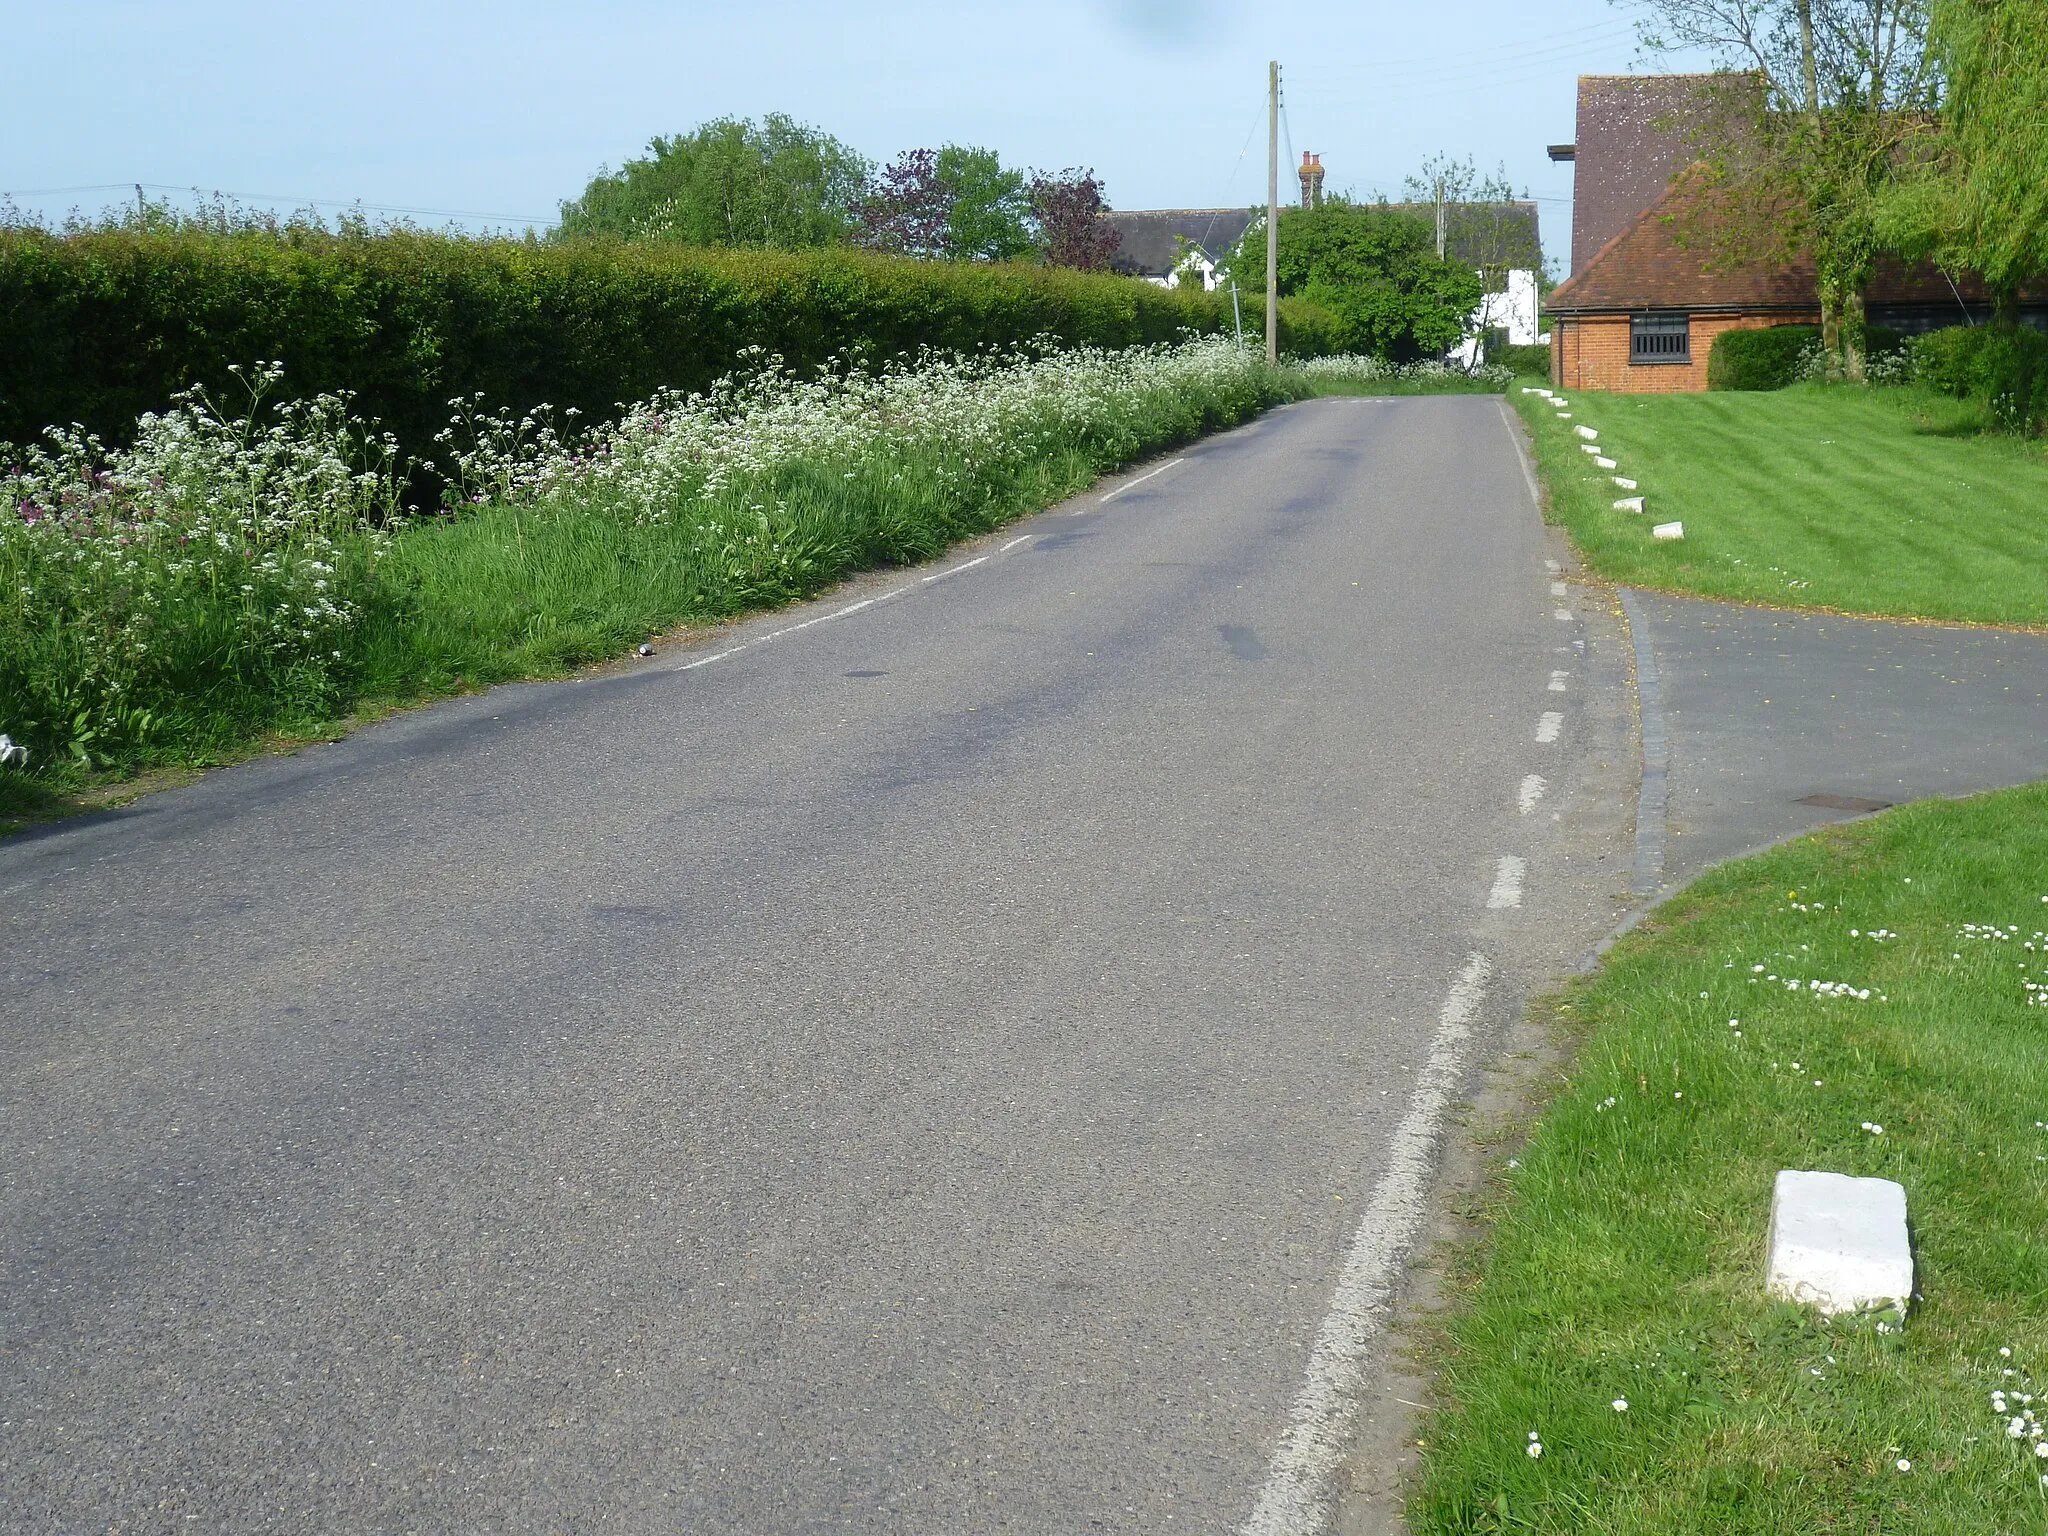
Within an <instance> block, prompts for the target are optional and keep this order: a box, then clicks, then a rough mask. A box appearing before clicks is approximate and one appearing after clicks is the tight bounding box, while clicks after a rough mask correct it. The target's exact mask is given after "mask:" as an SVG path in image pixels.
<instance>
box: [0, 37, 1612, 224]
mask: <svg viewBox="0 0 2048 1536" xmlns="http://www.w3.org/2000/svg"><path fill="white" fill-rule="evenodd" d="M10 12H11V14H10V15H9V16H8V18H7V22H6V28H7V33H8V50H7V51H8V54H9V69H8V75H9V95H10V97H11V100H10V101H9V104H8V105H9V112H8V117H9V125H10V126H9V130H8V132H7V133H6V134H5V135H4V136H0V191H8V192H11V193H12V194H13V195H14V198H15V201H16V202H17V203H18V204H19V205H20V206H21V207H23V208H25V209H34V210H39V211H43V212H45V213H49V214H52V215H61V214H62V213H63V212H64V211H65V210H67V209H69V208H71V207H73V206H82V207H84V208H86V209H88V210H93V209H97V208H98V207H99V206H101V205H102V204H104V203H107V202H110V201H114V200H116V199H118V198H119V197H120V196H121V193H120V192H119V191H118V190H117V189H118V188H120V187H125V186H126V185H127V184H128V183H131V182H138V181H139V182H143V183H146V184H149V185H150V186H151V188H152V190H153V191H154V190H155V189H159V188H161V189H183V188H191V187H198V188H200V189H202V190H206V191H214V190H219V191H224V192H228V193H231V194H235V195H237V196H239V197H240V198H241V199H242V200H243V201H244V202H247V203H250V204H252V205H278V206H289V205H294V204H299V203H304V202H309V201H315V200H319V201H321V202H324V203H325V205H326V207H327V209H328V211H332V210H333V208H334V207H336V206H339V205H342V204H345V203H347V202H350V201H355V200H359V201H361V202H362V203H364V204H365V205H366V206H368V207H369V208H370V209H371V210H372V211H373V212H375V211H380V210H389V211H401V210H404V211H413V212H415V213H416V215H417V216H419V217H420V218H421V219H422V221H423V222H429V223H437V222H441V221H443V220H444V218H445V217H446V216H448V215H459V216H461V218H462V220H463V222H466V223H468V224H470V225H472V226H477V225H480V224H498V225H513V226H519V225H524V224H525V223H527V222H529V221H542V222H545V221H547V220H549V219H551V218H552V216H553V211H554V208H555V205H556V203H557V201H558V200H559V199H561V198H563V197H568V196H573V195H574V194H575V193H576V192H577V191H578V190H580V188H581V187H582V185H583V183H584V181H585V180H586V179H587V178H588V176H589V175H590V173H591V172H592V171H593V170H594V169H595V168H596V167H597V166H599V165H600V164H604V163H610V164H613V165H616V164H617V163H618V162H619V161H621V160H623V159H625V158H627V157H629V156H630V155H632V154H633V153H635V152H636V151H637V150H638V149H639V148H640V147H641V146H642V145H644V144H645V142H646V141H647V139H648V137H649V136H650V135H652V134H656V133H672V132H675V131H677V130H680V129H683V128H687V127H689V126H691V125H693V124H695V123H697V122H699V121H701V120H703V119H705V118H709V117H715V116H720V115H724V114H728V113H730V114H736V115H741V116H748V115H759V114H761V113H763V112H768V111H777V110H779V111H785V112H788V113H790V114H792V115H793V116H796V117H799V118H803V119H805V120H807V121H810V122H814V123H816V124H818V125H820V126H821V127H824V128H826V129H828V130H830V131H831V132H833V133H835V134H837V135H838V136H839V137H841V138H842V139H845V140H846V141H847V142H849V143H851V144H852V145H854V146H855V147H856V148H857V149H859V150H861V151H862V152H863V153H865V154H867V155H869V156H871V157H873V158H876V159H884V158H886V157H888V156H890V155H892V154H894V153H895V152H896V151H898V150H901V149H906V148H913V147H917V146H919V145H937V144H940V143H944V142H948V141H951V142H956V143H966V144H981V145H986V146H988V147H990V148H993V149H996V150H998V151H999V152H1000V153H1001V154H1002V156H1003V158H1004V160H1005V161H1007V162H1010V163H1013V164H1020V165H1028V166H1040V167H1047V168H1059V167H1064V166H1069V165H1092V166H1093V167H1094V168H1095V169H1096V171H1097V172H1098V174H1100V175H1101V176H1102V177H1103V179H1104V181H1105V182H1106V184H1107V187H1108V191H1109V196H1110V200H1111V202H1112V203H1113V204H1114V205H1115V206H1117V207H1120V208H1159V207H1187V206H1219V205H1228V206H1242V205H1246V204H1250V203H1252V202H1256V201H1258V200H1260V199H1262V198H1263V196H1264V158H1263V156H1264V140H1263V125H1264V116H1263V111H1264V108H1263V93H1264V89H1265V64H1266V60H1267V59H1269V58H1278V59H1279V60H1280V61H1281V65H1282V68H1283V71H1284V74H1285V79H1286V102H1287V128H1288V133H1287V137H1286V138H1285V139H1283V141H1282V154H1283V156H1284V155H1286V154H1287V146H1288V144H1289V142H1290V141H1291V145H1292V149H1293V152H1294V155H1293V158H1295V159H1299V156H1300V152H1301V151H1303V150H1316V151H1319V152H1320V153H1321V154H1322V157H1323V163H1324V165H1325V166H1326V167H1327V168H1328V171H1329V185H1330V186H1331V187H1333V188H1336V187H1349V188H1352V189H1355V190H1356V191H1358V192H1360V193H1362V194H1370V193H1372V192H1374V191H1377V190H1381V189H1384V190H1385V191H1386V192H1388V193H1389V194H1390V195H1398V193H1399V191H1400V183H1401V179H1402V177H1403V175H1405V174H1407V173H1408V172H1411V171H1413V170H1414V169H1416V168H1417V167H1418V166H1419V165H1420V163H1421V162H1422V160H1423V159H1424V158H1425V157H1426V156H1428V155H1430V154H1431V153H1434V152H1436V151H1439V150H1447V151H1449V152H1451V153H1453V154H1457V155H1461V156H1463V155H1471V156H1473V157H1474V158H1476V159H1477V160H1478V161H1479V162H1480V164H1481V167H1482V168H1491V167H1493V166H1494V165H1495V164H1496V163H1498V162H1503V161H1504V162H1505V163H1506V165H1507V169H1508V173H1509V175H1510V177H1511V178H1512V179H1513V181H1514V182H1515V184H1516V186H1517V187H1518V188H1520V187H1523V186H1526V187H1527V188H1528V189H1529V190H1530V191H1531V192H1532V193H1534V194H1535V195H1536V196H1537V197H1538V198H1541V199H1546V201H1544V202H1543V203H1542V217H1543V233H1544V244H1545V246H1546V247H1547V248H1548V249H1549V250H1550V251H1551V252H1553V253H1556V254H1562V253H1563V252H1564V251H1565V250H1566V249H1567V248H1568V246H1569V240H1570V197H1571V168H1570V167H1569V166H1559V165H1552V164H1551V163H1550V162H1549V161H1548V159H1546V158H1545V156H1544V153H1543V146H1544V145H1545V144H1546V143H1549V142H1555V141H1558V140H1564V139H1569V138H1570V137H1571V134H1572V103H1573V82H1574V79H1575V77H1576V76H1577V75H1579V74H1581V73H1609V72H1621V71H1625V70H1627V69H1628V68H1630V66H1631V64H1632V62H1634V61H1635V60H1636V57H1637V55H1636V49H1635V46H1634V42H1633V35H1632V32H1631V28H1630V26H1629V16H1628V13H1627V12H1626V11H1624V10H1621V9H1617V8H1616V7H1614V6H1612V5H1610V4H1608V3H1606V0H1556V3H1554V4H1552V5H1549V6H1530V5H1527V4H1505V3H1492V0H1473V3H1446V4H1438V5H1417V4H1399V5H1389V4H1376V5H1375V4H1356V3H1354V4H1337V3H1316V0H1268V3H1265V4H1261V5H1252V6H1246V5H1243V4H1232V5H1211V4H1208V3H1206V0H1043V3H1040V4H1036V5H1018V4H1007V3H1004V4H983V5H971V6H963V5H958V4H953V5H939V4H927V3H923V0H908V3H902V4H896V5H888V6H884V5H831V4H818V3H812V4H799V3H794V0H721V3H716V4H699V3H694V0H690V3H682V4H668V5H657V4H644V3H629V0H583V3H581V4H576V5H566V4H562V3H560V0H556V3H552V4H536V3H532V0H496V3H492V4H483V3H478V0H450V3H435V0H414V3H410V4H398V3H395V0H352V3H349V4H345V5H344V4H338V3H334V0H324V3H319V4H298V5H291V4H284V5H280V4H277V3H275V0H270V3H265V4H254V3H249V0H184V3H180V4H174V5H166V4H163V3H161V0H155V3H150V4H137V3H108V0H68V3H65V4H62V5H30V4H28V3H27V0H13V3H12V5H11V6H10ZM1255 130H1256V131H1255ZM1283 174H1284V173H1283ZM1283 193H1284V189H1283ZM129 195H131V196H132V194H129Z"/></svg>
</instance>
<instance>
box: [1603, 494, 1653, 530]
mask: <svg viewBox="0 0 2048 1536" xmlns="http://www.w3.org/2000/svg"><path fill="white" fill-rule="evenodd" d="M1614 510H1615V511H1617V512H1640V511H1642V510H1643V498H1642V497H1640V496H1624V497H1622V498H1621V500H1619V501H1617V502H1616V503H1615V504H1614ZM1658 537H1659V538H1661V537H1663V535H1661V534H1659V535H1658Z"/></svg>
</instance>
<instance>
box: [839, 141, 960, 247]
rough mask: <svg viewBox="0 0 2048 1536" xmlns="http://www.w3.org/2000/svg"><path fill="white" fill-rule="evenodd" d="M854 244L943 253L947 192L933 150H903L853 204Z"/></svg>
mask: <svg viewBox="0 0 2048 1536" xmlns="http://www.w3.org/2000/svg"><path fill="white" fill-rule="evenodd" d="M853 213H854V218H855V219H856V220H858V222H859V226H860V229H859V233H858V234H857V235H856V236H855V240H856V243H858V244H860V245H863V246H865V247H867V248H868V249H869V250H871V251H890V252H893V253H894V254H896V255H899V256H922V257H925V258H926V259H928V260H930V259H936V258H938V257H942V256H944V255H945V254H946V243H947V242H946V236H947V226H948V224H949V223H950V221H951V219H952V214H953V192H952V190H951V189H950V188H949V187H947V186H946V185H945V183H944V182H942V181H941V180H940V179H939V152H938V151H937V150H935V149H906V150H905V151H903V153H902V154H900V155H898V156H897V157H896V158H895V159H894V160H892V161H890V162H889V164H888V165H887V166H886V167H885V168H884V169H883V171H882V173H881V175H879V176H877V177H876V178H875V180H874V183H873V185H872V186H870V187H869V189H868V194H867V196H865V197H863V198H862V199H861V200H860V201H859V202H858V203H856V204H854V208H853Z"/></svg>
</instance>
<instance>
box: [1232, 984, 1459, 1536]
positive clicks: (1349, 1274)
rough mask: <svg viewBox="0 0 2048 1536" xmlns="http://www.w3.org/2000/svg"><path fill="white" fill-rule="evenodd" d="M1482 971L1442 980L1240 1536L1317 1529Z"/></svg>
mask: <svg viewBox="0 0 2048 1536" xmlns="http://www.w3.org/2000/svg"><path fill="white" fill-rule="evenodd" d="M1492 974H1493V966H1492V963H1491V962H1490V961H1488V960H1487V958H1486V956H1484V955H1483V954H1480V953H1479V952H1478V951H1476V950H1475V951H1473V953H1472V954H1470V955H1469V956H1467V957H1466V960H1465V968H1464V970H1463V971H1461V972H1460V973H1459V975H1458V979H1457V980H1456V981H1454V982H1452V983H1451V991H1450V995H1449V996H1448V997H1446V998H1445V999H1444V1006H1443V1011H1442V1012H1441V1013H1440V1014H1439V1015H1438V1016H1437V1031H1436V1040H1435V1042H1434V1043H1433V1044H1432V1045H1431V1046H1430V1050H1429V1061H1428V1062H1427V1063H1426V1064H1425V1065H1424V1067H1423V1069H1422V1071H1421V1072H1420V1073H1419V1074H1418V1075H1417V1077H1416V1080H1415V1091H1414V1094H1413V1096H1412V1097H1411V1098H1410V1099H1409V1101H1408V1113H1407V1114H1406V1115H1404V1116H1402V1118H1401V1123H1400V1124H1399V1125H1398V1126H1396V1127H1395V1129H1394V1139H1393V1143H1392V1145H1391V1146H1389V1147H1388V1149H1387V1159H1386V1164H1387V1171H1386V1173H1385V1174H1384V1175H1382V1176H1381V1178H1380V1182H1379V1187H1378V1188H1377V1189H1375V1190H1374V1191H1373V1196H1372V1204H1371V1206H1370V1207H1369V1208H1368V1209H1367V1210H1366V1213H1365V1219H1364V1220H1363V1221H1361V1222H1360V1223H1359V1224H1358V1232H1357V1234H1356V1235H1355V1236H1354V1237H1353V1238H1352V1240H1351V1251H1350V1253H1349V1254H1347V1255H1346V1256H1345V1260H1344V1269H1343V1272H1342V1273H1341V1274H1339V1275H1338V1277H1337V1289H1336V1291H1335V1293H1334V1294H1333V1295H1332V1296H1331V1298H1330V1310H1329V1313H1328V1314H1327V1315H1326V1316H1325V1317H1324V1318H1323V1325H1322V1327H1321V1328H1320V1329H1319V1330H1318V1331H1317V1333H1316V1342H1315V1348H1314V1349H1313V1350H1312V1351H1311V1352H1310V1354H1309V1357H1308V1369H1307V1370H1306V1371H1305V1372H1304V1373H1303V1379H1302V1384H1301V1390H1300V1391H1299V1392H1297V1393H1296V1394H1295V1398H1294V1406H1293V1407H1292V1409H1290V1410H1289V1412H1288V1415H1287V1433H1286V1434H1285V1435H1284V1436H1283V1437H1282V1438H1281V1441H1280V1446H1279V1449H1278V1450H1276V1451H1275V1452H1274V1453H1273V1460H1272V1462H1271V1463H1270V1464H1269V1465H1268V1467H1267V1469H1266V1481H1265V1484H1264V1486H1263V1487H1261V1488H1260V1490H1259V1499H1258V1503H1257V1504H1256V1505H1255V1506H1254V1507H1253V1509H1252V1513H1251V1518H1250V1519H1249V1520H1247V1521H1245V1523H1244V1533H1245V1536H1314V1533H1317V1532H1320V1531H1322V1530H1323V1529H1324V1526H1325V1523H1326V1515H1327V1513H1328V1506H1329V1483H1330V1477H1331V1474H1333V1473H1334V1472H1335V1471H1336V1469H1337V1464H1338V1463H1339V1462H1340V1461H1342V1460H1343V1458H1344V1453H1345V1452H1346V1450H1348V1449H1349V1445H1350V1439H1351V1426H1352V1423H1353V1421H1354V1420H1355V1419H1356V1418H1357V1415H1358V1391H1359V1387H1360V1386H1361V1384H1362V1383H1363V1381H1364V1377H1365V1365H1366V1355H1367V1352H1368V1350H1369V1349H1370V1348H1371V1346H1372V1343H1373V1340H1374V1338H1375V1337H1376V1336H1377V1335H1378V1334H1379V1332H1380V1329H1381V1326H1382V1324H1383V1322H1384V1317H1383V1314H1384V1312H1385V1310H1386V1308H1387V1307H1388V1305H1389V1304H1390V1303H1391V1302H1392V1301H1393V1299H1394V1291H1395V1286H1396V1284H1397V1281H1398V1277H1399V1273H1400V1267H1401V1262H1402V1260H1403V1259H1404V1258H1405V1257H1406V1255H1407V1252H1408V1246H1409V1244H1410V1243H1411V1242H1413V1241H1414V1238H1415V1233H1416V1229H1417V1228H1418V1227H1420V1226H1421V1224H1422V1219H1423V1217H1424V1216H1425V1215H1426V1214H1427V1212H1428V1208H1429V1187H1430V1178H1431V1169H1432V1166H1433V1164H1434V1162H1435V1157H1434V1153H1435V1150H1436V1141H1437V1137H1438V1136H1439V1135H1440V1134H1441V1133H1442V1130H1443V1122H1444V1114H1445V1112H1446V1111H1447V1110H1448V1109H1449V1108H1450V1105H1451V1101H1452V1097H1453V1095H1455V1094H1456V1092H1457V1090H1458V1079H1459V1076H1460V1074H1461V1072H1462V1070H1463V1066H1464V1054H1465V1043H1466V1041H1467V1040H1469V1039H1470V1038H1471V1036H1472V1022H1473V1020H1474V1019H1475V1018H1477V1017H1478V1014H1479V1009H1480V1006H1481V1005H1482V1004H1483V1003H1484V1002H1485V1000H1486V983H1487V979H1488V977H1490V976H1491V975H1492Z"/></svg>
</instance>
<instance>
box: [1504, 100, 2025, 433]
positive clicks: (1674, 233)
mask: <svg viewBox="0 0 2048 1536" xmlns="http://www.w3.org/2000/svg"><path fill="white" fill-rule="evenodd" d="M1741 86H1742V77H1740V76H1727V75H1721V76H1711V75H1583V76H1581V77H1580V79H1579V101H1578V135H1577V139H1576V141H1575V142H1574V143H1573V144H1571V145H1558V146H1556V147H1554V148H1553V149H1552V151H1551V154H1552V156H1553V158H1556V159H1561V160H1562V159H1570V160H1572V161H1574V162H1575V166H1576V175H1575V176H1574V178H1573V185H1572V273H1571V276H1570V277H1569V278H1567V279H1566V280H1565V281H1564V282H1563V283H1560V284H1559V285H1558V286H1557V288H1556V289H1555V290H1553V292H1552V293H1551V295H1550V299H1549V302H1548V303H1547V304H1546V305H1545V306H1544V312H1545V315H1546V316H1547V318H1548V319H1549V321H1550V366H1551V378H1552V380H1553V381H1554V382H1555V383H1556V384H1557V385H1558V386H1559V387H1560V388H1562V389H1607V390H1616V391H1622V392H1627V393H1636V394H1663V393H1673V392H1678V391H1687V390H1702V389H1705V388H1706V387H1707V357H1708V354H1709V353H1710V352H1711V351H1712V349H1713V345H1714V338H1715V337H1716V336H1718V335H1720V334H1721V333H1722V332H1723V331H1728V330H1737V329H1748V328H1755V327H1759V326H1768V325H1814V324H1818V323H1819V321H1820V298H1819V284H1818V282H1817V281H1816V277H1815V272H1814V267H1813V263H1812V262H1811V261H1810V260H1807V259H1803V258H1802V259H1801V260H1798V261H1795V262H1793V263H1791V264H1790V265H1788V266H1784V267H1771V266H1762V265H1750V266H1728V265H1724V264H1719V263H1716V262H1715V261H1713V259H1712V256H1711V253H1710V252H1708V251H1706V250H1704V249H1701V248H1700V247H1699V246H1697V245H1693V246H1688V245H1687V244H1686V230H1687V221H1686V218H1685V215H1686V212H1687V200H1688V197H1689V195H1690V191H1689V189H1690V187H1691V186H1692V184H1693V178H1692V177H1691V176H1690V175H1688V174H1687V173H1688V172H1689V171H1690V170H1691V168H1692V167H1693V166H1694V165H1695V164H1696V154H1697V144H1698V142H1699V139H1700V137H1701V136H1702V134H1705V133H1711V132H1713V131H1715V125H1714V123H1713V121H1712V116H1711V114H1714V113H1717V112H1720V111H1723V110H1725V109H1728V108H1729V107H1730V106H1731V105H1734V106H1739V102H1740V97H1739V92H1740V89H1741ZM1866 313H1867V315H1868V318H1869V321H1870V323H1871V324H1872V325H1874V326H1885V327H1888V328H1890V329H1893V330H1898V331H1904V332H1908V333H1912V332H1918V331H1927V330H1933V329H1935V328H1936V327H1938V326H1944V325H1961V324H1966V323H1976V322H1980V321H1982V320H1984V319H1986V318H1988V317H1989V315H1990V304H1989V301H1988V299H1987V297H1986V295H1985V293H1984V291H1983V288H1982V285H1981V284H1980V283H1978V282H1977V281H1976V280H1975V279H1974V278H1973V277H1971V276H1969V275H1968V274H1961V273H1959V274H1955V275H1954V276H1953V279H1951V277H1950V275H1948V274H1944V273H1942V272H1941V271H1939V270H1938V269H1936V268H1934V267H1932V266H1929V265H1926V264H1924V263H1923V264H1919V265H1916V266H1912V267H1907V266H1905V265H1903V264H1901V263H1898V262H1886V263H1882V264H1880V266H1879V268H1878V271H1877V274H1876V277H1875V279H1874V280H1873V282H1872V284H1871V287H1870V291H1869V294H1868V302H1867V310H1866ZM2023 318H2025V319H2027V320H2028V321H2029V322H2030V323H2033V324H2037V325H2039V324H2042V323H2043V322H2044V321H2048V307H2044V306H2041V305H2036V304H2031V303H2030V304H2028V305H2026V306H2024V309H2023Z"/></svg>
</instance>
